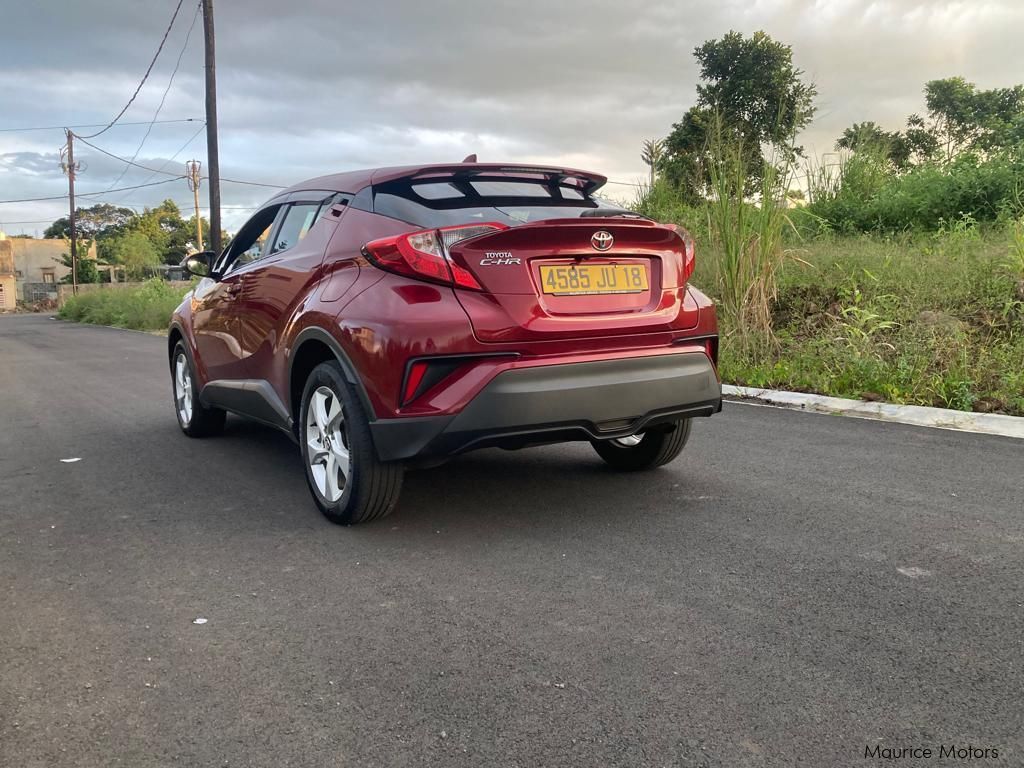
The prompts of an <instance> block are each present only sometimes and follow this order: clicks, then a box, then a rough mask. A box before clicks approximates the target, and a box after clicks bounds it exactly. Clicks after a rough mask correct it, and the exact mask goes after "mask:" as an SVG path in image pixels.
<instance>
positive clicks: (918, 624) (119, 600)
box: [0, 315, 1024, 768]
mask: <svg viewBox="0 0 1024 768" xmlns="http://www.w3.org/2000/svg"><path fill="white" fill-rule="evenodd" d="M165 354H166V346H165V342H164V340H163V339H161V338H158V337H156V336H153V335H146V334H140V333H133V332H129V331H119V330H113V329H106V328H96V327H89V326H77V325H71V324H66V323H63V322H60V321H56V320H52V319H49V318H47V317H46V316H41V315H34V316H24V315H22V316H8V317H0V478H2V488H0V765H3V766H12V767H15V766H16V767H17V768H35V767H37V766H38V767H42V766H46V767H47V768H50V767H51V766H76V767H79V766H104V767H106V766H129V767H130V768H141V767H143V766H167V765H182V766H274V767H275V768H276V767H279V766H304V767H306V766H402V767H404V768H409V767H416V766H444V767H445V768H449V767H450V766H523V767H524V768H527V767H528V768H537V767H538V766H602V767H604V766H721V767H722V768H735V767H736V766H776V765H778V766H793V765H808V766H838V765H865V764H878V763H879V762H880V761H879V760H878V759H869V760H865V757H864V750H865V748H866V747H867V748H869V749H873V748H874V747H875V746H880V747H881V748H889V749H898V748H918V749H920V748H924V747H928V748H932V749H935V750H938V749H939V747H940V746H941V745H947V746H948V745H956V746H957V748H960V747H967V746H968V745H971V746H972V748H984V749H989V750H990V752H989V755H990V756H991V750H992V749H996V750H998V755H999V757H998V758H997V759H995V760H992V759H991V758H990V759H988V760H975V761H974V762H973V763H971V764H986V765H987V764H995V765H1021V764H1024V735H1022V734H1024V706H1022V701H1024V592H1022V587H1021V585H1022V584H1024V484H1022V480H1021V479H1022V476H1024V442H1022V441H1015V440H1012V439H1007V438H998V437H987V436H980V435H971V434H962V433H957V432H949V431H941V430H928V429H921V428H914V427H906V426H900V425H892V424H884V423H876V422H871V421H859V420H852V419H844V418H840V417H832V416H821V415H811V414H801V413H796V412H790V411H782V410H775V409H770V408H763V407H756V406H749V405H741V404H732V403H727V404H726V408H725V411H724V413H722V414H721V415H719V416H716V417H715V418H712V419H710V420H700V421H699V422H698V423H697V425H696V427H695V429H694V435H693V439H692V441H691V443H690V446H689V447H688V448H687V451H686V452H685V454H684V455H683V457H681V458H680V459H679V460H678V461H677V462H676V463H674V464H672V465H671V466H670V467H668V468H665V469H662V470H659V471H655V472H652V473H647V474H643V475H632V476H627V475H616V474H613V473H611V472H609V471H606V470H605V468H604V467H603V466H602V464H601V463H600V462H599V461H598V460H597V459H596V456H594V455H593V453H592V451H591V449H590V448H589V446H587V445H583V444H579V445H569V446H556V447H549V448H539V449H533V450H529V451H521V452H503V451H500V450H489V451H484V452H480V453H477V454H470V455H467V456H464V457H462V458H461V459H459V460H457V461H455V462H453V463H451V464H449V465H447V466H445V467H442V468H439V469H435V470H430V471H423V472H417V473H411V474H409V475H408V476H407V482H406V486H405V491H404V494H403V497H402V500H401V502H400V506H399V508H398V510H397V511H396V512H395V513H394V514H393V515H392V516H391V517H389V518H387V519H386V520H384V521H382V522H381V523H378V524H371V525H368V526H365V527H357V528H351V529H347V528H340V527H336V526H332V525H331V524H330V523H328V522H326V521H325V520H324V519H323V518H322V517H321V516H320V514H319V512H317V510H316V508H315V507H314V506H313V504H312V502H311V500H310V498H309V495H308V491H307V490H306V487H305V481H304V478H303V472H302V467H301V464H300V460H299V456H298V453H297V449H296V448H295V447H294V445H293V444H292V443H291V442H289V440H288V439H287V438H286V437H284V436H283V435H280V434H278V433H275V432H272V431H270V430H268V429H265V428H262V427H259V426H255V425H251V424H247V423H245V422H243V421H241V420H239V419H235V418H231V419H229V422H228V429H227V432H226V434H225V435H224V436H223V437H220V438H216V439H209V440H203V441H195V440H189V439H187V438H185V437H184V436H182V435H181V434H180V432H179V431H178V427H177V424H176V423H175V419H174V415H173V413H172V409H171V402H170V385H169V378H168V373H167V366H166V362H165ZM70 458H79V459H80V461H76V462H72V463H62V461H61V460H62V459H70ZM199 617H202V618H205V619H207V622H206V623H205V624H196V623H194V620H195V619H197V618H199ZM881 762H887V761H881ZM900 762H901V764H904V765H912V764H915V763H913V762H911V761H909V760H901V761H900ZM921 764H927V765H961V764H967V763H966V762H963V761H957V760H952V761H940V760H931V761H927V762H923V763H921Z"/></svg>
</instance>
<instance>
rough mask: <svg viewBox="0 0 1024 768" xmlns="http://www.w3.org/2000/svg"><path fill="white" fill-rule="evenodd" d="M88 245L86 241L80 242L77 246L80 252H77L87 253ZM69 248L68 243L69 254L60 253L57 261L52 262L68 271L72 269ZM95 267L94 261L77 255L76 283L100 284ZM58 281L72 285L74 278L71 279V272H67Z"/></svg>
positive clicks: (98, 274)
mask: <svg viewBox="0 0 1024 768" xmlns="http://www.w3.org/2000/svg"><path fill="white" fill-rule="evenodd" d="M90 245H91V243H90V242H89V241H88V240H84V241H82V242H81V243H80V244H79V247H80V248H82V250H81V251H79V253H80V254H82V253H88V252H89V246H90ZM70 248H71V243H70V241H69V242H68V250H69V252H68V253H62V254H61V255H60V258H59V259H54V261H56V262H57V263H59V264H63V265H64V266H65V267H67V268H68V270H71V269H72V263H71V253H70ZM96 266H97V264H96V259H90V258H88V257H87V256H81V255H79V257H78V282H79V283H98V282H100V281H101V277H100V271H99V270H98V269H96ZM60 281H61V282H62V283H73V282H74V277H73V274H72V272H71V271H69V272H68V273H67V274H66V275H64V277H62V278H61V279H60Z"/></svg>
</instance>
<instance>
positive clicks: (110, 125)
mask: <svg viewBox="0 0 1024 768" xmlns="http://www.w3.org/2000/svg"><path fill="white" fill-rule="evenodd" d="M184 1H185V0H178V5H177V6H175V8H174V14H173V15H172V16H171V23H170V24H168V25H167V30H166V31H165V32H164V36H163V38H162V39H161V40H160V45H159V46H158V47H157V49H156V53H155V54H153V60H152V61H151V62H149V66H148V67H147V68H146V73H145V74H144V75H143V76H142V80H141V81H140V82H139V87H138V88H136V89H135V93H133V94H132V97H131V98H130V99H128V103H127V104H125V105H124V107H123V108H122V109H121V111H120V112H118V113H117V116H116V117H115V118H114V119H113V120H111V121H110V122H109V123H107V126H106V127H105V128H103V129H102V130H99V131H96V133H92V134H89V135H88V136H80V137H79V138H82V139H94V138H96V137H97V136H99V135H100V134H101V133H106V132H107V131H109V130H110V129H111V128H113V127H114V123H116V122H117V121H118V120H120V119H121V116H122V115H124V113H125V112H127V111H128V107H130V106H131V105H132V102H133V101H135V97H136V96H138V95H139V91H141V90H142V86H144V85H145V84H146V80H147V79H148V78H149V73H150V72H152V71H153V65H154V64H156V60H157V59H158V58H159V57H160V51H162V50H163V49H164V43H166V42H167V36H168V35H169V34H171V27H173V26H174V20H175V19H177V18H178V11H180V10H181V4H182V3H183V2H184Z"/></svg>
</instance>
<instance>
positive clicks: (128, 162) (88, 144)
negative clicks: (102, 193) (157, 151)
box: [75, 128, 202, 192]
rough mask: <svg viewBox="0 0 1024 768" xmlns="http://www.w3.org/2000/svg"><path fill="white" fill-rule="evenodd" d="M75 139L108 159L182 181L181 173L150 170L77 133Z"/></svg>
mask: <svg viewBox="0 0 1024 768" xmlns="http://www.w3.org/2000/svg"><path fill="white" fill-rule="evenodd" d="M200 130H202V129H201V128H200ZM75 138H76V139H78V140H79V141H80V142H82V143H83V144H85V145H86V146H89V147H92V148H93V149H95V150H96V151H97V152H102V153H103V154H104V155H106V156H107V157H112V158H114V159H115V160H120V161H121V162H122V163H125V164H126V166H128V165H130V166H135V167H136V168H141V169H142V170H144V171H151V172H152V173H162V174H164V175H166V176H173V177H174V178H176V179H180V178H181V174H180V173H171V172H170V171H163V170H159V169H157V168H150V167H149V166H148V165H142V164H141V163H136V162H134V160H135V158H134V157H133V158H132V159H131V160H128V159H127V158H124V157H121V156H120V155H115V154H114V153H113V152H108V151H107V150H105V149H103V148H102V147H97V146H96V145H95V144H93V143H92V142H90V141H86V140H85V139H83V138H82V137H81V136H79V135H78V134H77V133H76V134H75ZM123 175H124V174H123V173H122V174H121V176H123ZM121 176H118V177H117V180H118V181H120V180H121ZM116 183H117V182H114V184H116ZM114 184H112V185H111V187H113V186H114ZM107 191H108V192H110V191H111V190H109V189H108V190H107Z"/></svg>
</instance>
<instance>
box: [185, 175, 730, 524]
mask: <svg viewBox="0 0 1024 768" xmlns="http://www.w3.org/2000/svg"><path fill="white" fill-rule="evenodd" d="M604 182H605V178H604V177H603V176H599V175H597V174H594V173H587V172H583V171H576V170H570V169H565V168H548V167H540V166H530V165H522V166H519V165H517V166H508V165H489V164H481V163H462V164H457V165H432V166H422V167H407V168H380V169H375V170H368V171H355V172H351V173H343V174H338V175H335V176H324V177H321V178H317V179H312V180H310V181H306V182H303V183H301V184H298V185H296V186H294V187H292V188H291V189H288V190H286V191H284V192H282V193H281V194H279V195H277V196H276V197H274V198H273V199H272V200H270V201H269V202H267V203H266V204H265V205H263V206H262V207H261V208H260V209H259V211H258V212H257V213H256V214H255V215H254V216H253V217H252V218H251V219H250V220H249V221H248V222H247V223H246V224H245V225H244V226H243V227H242V228H241V229H240V230H239V232H238V234H237V235H236V236H235V238H234V240H233V241H232V242H231V245H230V246H228V248H227V249H225V251H224V252H223V253H222V254H220V255H219V256H218V255H216V254H213V253H203V254H198V255H196V256H194V257H192V258H191V259H190V260H189V262H188V269H189V271H190V272H191V273H193V274H194V275H198V276H200V277H202V279H201V280H200V281H199V283H198V284H197V285H196V287H195V288H194V290H192V291H191V292H190V293H189V294H188V295H187V296H186V297H185V300H184V301H183V302H182V304H181V306H180V307H179V308H178V309H177V311H176V312H175V313H174V316H173V318H172V320H171V326H170V337H169V339H168V351H169V353H170V365H171V375H172V381H173V393H174V406H175V412H176V413H177V416H178V423H179V424H180V425H181V429H182V430H183V431H184V432H185V434H187V435H189V436H192V437H199V436H203V435H210V434H213V433H216V432H219V431H221V429H222V428H223V426H224V419H225V413H226V412H227V411H231V412H232V413H236V414H240V415H243V416H246V417H248V418H251V419H256V420H257V421H260V422H263V423H265V424H269V425H271V426H274V427H277V428H279V429H281V430H283V431H284V432H286V433H287V434H289V435H291V436H292V438H293V439H295V440H296V441H297V442H298V444H299V448H300V450H301V452H302V457H303V464H304V465H305V468H306V478H307V480H308V482H309V487H310V490H311V491H312V494H313V498H314V499H315V500H316V503H317V506H319V507H320V509H321V510H322V511H323V513H324V514H325V515H326V516H327V517H328V518H330V519H331V520H333V521H334V522H337V523H344V524H352V523H359V522H364V521H368V520H372V519H374V518H378V517H382V516H384V515H386V514H387V513H388V512H390V511H391V509H392V508H393V507H394V506H395V502H396V501H397V499H398V494H399V490H400V488H401V485H402V474H403V472H404V470H405V468H406V467H420V466H431V465H436V464H439V463H441V462H443V461H444V460H445V459H448V458H450V457H451V456H453V455H455V454H458V453H462V452H463V451H468V450H471V449H475V448H484V447H489V446H498V447H501V448H522V447H525V446H529V445H539V444H544V443H555V442H563V441H569V440H587V441H589V442H590V443H591V444H592V445H593V446H594V449H595V450H596V451H597V453H598V455H599V456H600V457H601V458H602V459H604V460H605V461H606V462H607V463H608V464H610V465H611V466H612V467H614V468H615V469H620V470H638V469H646V468H648V467H656V466H659V465H661V464H665V463H667V462H669V461H671V460H672V459H674V458H675V457H676V456H677V455H678V454H679V452H680V451H681V450H682V449H683V446H684V445H685V444H686V441H687V438H688V437H689V435H690V419H691V418H692V417H694V416H710V415H711V414H713V413H716V412H718V411H720V410H721V385H720V383H719V380H718V375H717V372H716V361H717V355H718V335H717V333H718V331H717V323H716V319H715V309H714V305H713V304H712V302H711V301H710V300H709V299H708V298H707V297H706V296H705V295H704V294H702V293H701V292H700V291H698V290H696V289H695V288H693V287H692V286H688V285H687V280H688V278H689V277H690V275H691V273H692V272H693V263H694V247H693V241H692V240H691V239H690V236H689V235H688V234H687V233H686V232H685V231H684V230H682V229H679V228H677V227H675V226H672V225H662V224H657V223H655V222H653V221H651V220H649V219H646V218H644V217H642V216H639V215H637V214H635V213H631V212H630V211H627V210H623V209H622V208H620V207H617V206H614V205H611V204H609V203H607V202H604V201H602V200H600V199H599V198H597V197H595V196H594V193H595V191H596V190H597V189H599V188H600V187H601V186H602V185H603V184H604Z"/></svg>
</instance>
